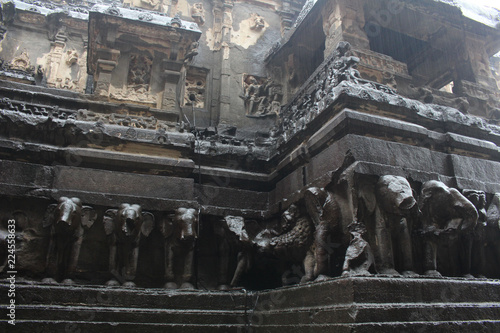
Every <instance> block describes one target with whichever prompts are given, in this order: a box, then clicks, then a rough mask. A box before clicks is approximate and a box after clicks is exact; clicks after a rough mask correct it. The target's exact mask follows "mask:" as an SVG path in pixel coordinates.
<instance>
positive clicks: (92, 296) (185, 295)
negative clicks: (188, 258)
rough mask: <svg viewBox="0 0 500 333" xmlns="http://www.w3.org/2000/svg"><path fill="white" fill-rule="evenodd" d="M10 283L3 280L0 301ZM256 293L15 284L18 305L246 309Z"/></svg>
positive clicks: (1, 301)
mask: <svg viewBox="0 0 500 333" xmlns="http://www.w3.org/2000/svg"><path fill="white" fill-rule="evenodd" d="M8 289H9V285H8V284H6V283H3V284H0V304H8V303H7V302H8V299H7V290H8ZM253 297H254V295H253V294H252V293H248V294H247V295H246V296H245V293H244V292H241V291H200V290H167V289H153V288H151V289H144V288H122V287H105V286H88V285H71V286H64V285H47V284H28V283H17V284H16V304H17V305H44V306H47V305H68V306H80V305H85V306H99V307H118V308H143V309H145V308H147V309H177V310H182V309H186V310H221V311H224V310H225V311H233V310H244V309H245V307H247V306H248V305H247V304H251V303H252V299H253Z"/></svg>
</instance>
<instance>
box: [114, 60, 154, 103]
mask: <svg viewBox="0 0 500 333" xmlns="http://www.w3.org/2000/svg"><path fill="white" fill-rule="evenodd" d="M152 65H153V57H151V56H149V55H142V54H141V55H140V54H131V55H130V58H129V69H128V75H127V87H126V88H122V89H116V88H115V89H111V90H112V92H111V94H110V97H112V98H115V99H118V100H133V101H140V102H146V103H152V104H154V103H156V95H155V94H151V93H150V80H151V68H152Z"/></svg>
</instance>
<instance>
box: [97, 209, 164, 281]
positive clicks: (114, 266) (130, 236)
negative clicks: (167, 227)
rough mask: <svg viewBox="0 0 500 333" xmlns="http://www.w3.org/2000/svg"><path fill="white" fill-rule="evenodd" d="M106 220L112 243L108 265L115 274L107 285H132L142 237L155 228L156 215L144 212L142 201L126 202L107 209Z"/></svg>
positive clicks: (105, 226)
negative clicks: (135, 202)
mask: <svg viewBox="0 0 500 333" xmlns="http://www.w3.org/2000/svg"><path fill="white" fill-rule="evenodd" d="M103 223H104V230H105V232H106V235H107V236H108V242H109V247H110V249H109V269H110V272H111V274H113V275H114V277H115V279H113V280H110V281H108V285H117V284H118V283H119V282H121V283H123V282H125V283H126V285H127V286H133V285H134V284H133V282H132V280H134V279H135V275H136V272H137V260H138V257H139V246H140V241H141V239H142V238H143V237H147V236H149V234H150V233H151V232H152V231H153V229H154V226H155V218H154V215H153V214H151V213H149V212H144V211H143V210H142V207H141V206H140V205H136V204H133V205H130V204H126V203H124V204H122V205H120V207H119V209H108V210H107V211H106V213H105V214H104V219H103Z"/></svg>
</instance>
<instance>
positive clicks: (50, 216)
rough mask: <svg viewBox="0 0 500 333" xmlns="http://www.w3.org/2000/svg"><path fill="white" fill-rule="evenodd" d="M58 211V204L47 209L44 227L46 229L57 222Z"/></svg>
mask: <svg viewBox="0 0 500 333" xmlns="http://www.w3.org/2000/svg"><path fill="white" fill-rule="evenodd" d="M56 211H57V204H52V205H49V207H47V210H46V211H45V215H44V216H43V223H42V226H43V227H44V228H46V227H48V226H50V225H51V224H52V223H54V220H55V214H56Z"/></svg>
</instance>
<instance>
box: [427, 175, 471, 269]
mask: <svg viewBox="0 0 500 333" xmlns="http://www.w3.org/2000/svg"><path fill="white" fill-rule="evenodd" d="M418 206H419V209H420V211H421V217H420V218H421V226H422V228H423V234H424V236H425V239H424V241H425V249H424V250H425V258H424V270H425V271H426V272H425V274H426V275H434V276H440V275H441V274H439V273H438V272H437V246H438V241H439V239H441V238H442V237H440V235H442V234H449V233H458V234H460V235H463V234H465V233H469V234H471V233H472V231H473V230H474V227H475V226H476V224H477V220H478V212H477V210H476V207H474V205H473V204H472V203H471V202H470V201H469V200H468V199H467V198H466V197H464V196H463V195H462V194H461V193H460V192H459V191H458V190H456V189H454V188H450V187H448V186H446V185H445V184H444V183H442V182H440V181H436V180H431V181H428V182H426V183H424V184H423V185H422V192H421V195H420V198H419V203H418ZM457 256H459V257H460V264H461V266H462V273H463V274H464V275H467V274H469V273H470V268H471V251H470V246H469V245H468V244H462V249H461V251H460V253H459V254H458V255H457Z"/></svg>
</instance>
